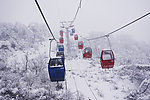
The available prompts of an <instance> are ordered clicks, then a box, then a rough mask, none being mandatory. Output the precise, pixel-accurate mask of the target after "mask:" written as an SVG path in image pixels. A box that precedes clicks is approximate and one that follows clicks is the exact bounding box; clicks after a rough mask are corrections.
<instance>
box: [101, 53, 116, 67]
mask: <svg viewBox="0 0 150 100" xmlns="http://www.w3.org/2000/svg"><path fill="white" fill-rule="evenodd" d="M114 61H115V58H114V53H113V51H112V50H102V52H101V66H102V68H103V69H105V68H113V67H114Z"/></svg>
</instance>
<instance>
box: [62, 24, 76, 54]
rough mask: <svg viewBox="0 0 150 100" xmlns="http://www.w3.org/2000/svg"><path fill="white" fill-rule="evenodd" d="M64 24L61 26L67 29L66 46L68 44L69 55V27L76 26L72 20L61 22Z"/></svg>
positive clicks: (68, 51) (68, 52)
mask: <svg viewBox="0 0 150 100" xmlns="http://www.w3.org/2000/svg"><path fill="white" fill-rule="evenodd" d="M60 23H61V24H62V26H60V27H61V28H64V29H66V40H67V43H66V46H67V55H70V39H69V32H70V31H69V29H70V28H72V27H74V25H71V23H72V21H68V22H66V21H64V22H60Z"/></svg>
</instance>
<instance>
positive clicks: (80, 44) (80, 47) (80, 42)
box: [78, 41, 83, 49]
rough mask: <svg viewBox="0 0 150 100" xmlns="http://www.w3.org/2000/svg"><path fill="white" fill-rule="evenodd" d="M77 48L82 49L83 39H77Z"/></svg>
mask: <svg viewBox="0 0 150 100" xmlns="http://www.w3.org/2000/svg"><path fill="white" fill-rule="evenodd" d="M78 48H79V49H83V41H79V42H78Z"/></svg>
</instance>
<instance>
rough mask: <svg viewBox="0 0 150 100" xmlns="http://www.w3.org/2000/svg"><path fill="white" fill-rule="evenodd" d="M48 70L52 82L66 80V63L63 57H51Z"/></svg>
mask: <svg viewBox="0 0 150 100" xmlns="http://www.w3.org/2000/svg"><path fill="white" fill-rule="evenodd" d="M48 72H49V77H50V80H51V82H58V81H64V80H65V65H64V63H63V61H62V59H61V58H50V60H49V63H48Z"/></svg>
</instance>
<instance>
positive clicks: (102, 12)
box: [0, 0, 150, 43]
mask: <svg viewBox="0 0 150 100" xmlns="http://www.w3.org/2000/svg"><path fill="white" fill-rule="evenodd" d="M38 2H39V4H40V6H41V8H42V10H43V12H44V15H45V17H46V18H47V21H48V23H49V25H50V27H51V29H52V31H53V32H54V33H55V34H57V32H59V30H60V25H61V24H60V22H61V21H71V20H73V18H74V15H75V12H76V10H77V7H78V5H79V2H80V0H38ZM149 4H150V1H149V0H132V1H131V0H82V5H81V9H80V10H79V13H78V15H77V18H76V20H75V22H74V26H75V28H76V32H77V34H79V35H82V36H85V37H87V36H88V34H91V33H93V34H94V33H104V34H106V33H108V32H111V31H113V30H115V29H117V28H119V27H121V26H123V25H125V24H127V23H129V22H131V21H133V20H134V19H136V18H138V17H140V16H142V15H144V14H146V13H148V12H149V10H150V6H149ZM0 22H8V23H16V22H17V23H22V24H25V25H28V24H30V23H42V24H45V23H44V21H43V19H42V17H41V15H40V13H39V10H38V9H37V6H36V4H35V2H34V0H0ZM149 26H150V16H147V17H145V18H144V19H142V20H140V21H138V22H136V23H134V24H132V25H130V26H128V27H126V28H124V29H122V30H120V31H118V32H116V33H114V34H113V35H117V34H127V35H129V36H130V37H132V38H133V39H135V40H138V41H145V42H148V43H150V39H149V36H150V35H149V33H150V28H149ZM99 35H100V36H101V35H102V34H99ZM87 38H88V37H87Z"/></svg>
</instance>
